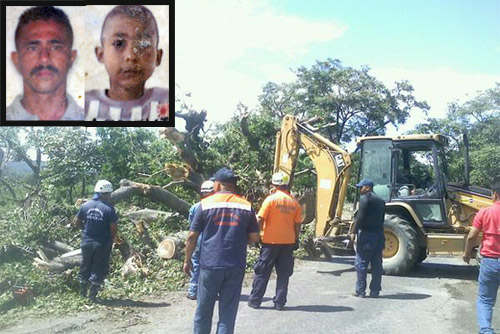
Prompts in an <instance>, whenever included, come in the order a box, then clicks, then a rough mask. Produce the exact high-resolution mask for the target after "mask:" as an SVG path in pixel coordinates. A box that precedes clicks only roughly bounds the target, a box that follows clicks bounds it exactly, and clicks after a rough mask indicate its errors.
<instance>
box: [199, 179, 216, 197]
mask: <svg viewBox="0 0 500 334" xmlns="http://www.w3.org/2000/svg"><path fill="white" fill-rule="evenodd" d="M213 191H214V181H210V180H208V181H205V182H203V183H202V184H201V192H202V193H204V194H209V193H211V192H213Z"/></svg>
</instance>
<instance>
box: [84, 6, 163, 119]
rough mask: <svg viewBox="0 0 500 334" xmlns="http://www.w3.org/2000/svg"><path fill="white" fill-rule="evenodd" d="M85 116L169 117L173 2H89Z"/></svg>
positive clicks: (121, 117) (86, 18)
mask: <svg viewBox="0 0 500 334" xmlns="http://www.w3.org/2000/svg"><path fill="white" fill-rule="evenodd" d="M85 29H86V36H87V37H88V38H87V39H86V40H85V47H84V51H83V52H82V54H83V59H84V62H85V120H87V121H160V120H168V115H169V104H168V98H169V87H168V85H169V84H168V82H169V6H168V5H144V6H143V5H119V6H114V5H113V6H108V5H99V6H92V5H89V6H86V7H85Z"/></svg>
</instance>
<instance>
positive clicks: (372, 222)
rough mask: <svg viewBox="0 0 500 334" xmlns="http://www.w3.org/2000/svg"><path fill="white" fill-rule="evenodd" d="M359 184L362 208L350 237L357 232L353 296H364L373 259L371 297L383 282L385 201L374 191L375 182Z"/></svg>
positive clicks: (366, 180) (360, 206) (377, 291)
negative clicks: (355, 278) (355, 280)
mask: <svg viewBox="0 0 500 334" xmlns="http://www.w3.org/2000/svg"><path fill="white" fill-rule="evenodd" d="M356 187H357V188H360V194H361V197H360V198H359V209H358V213H357V216H356V218H355V220H354V226H353V228H352V232H353V233H352V235H351V237H352V238H354V235H356V264H355V267H356V272H357V276H358V278H357V282H356V291H355V292H354V296H356V297H364V296H365V290H366V273H367V271H368V265H369V264H370V263H371V268H372V280H371V282H370V297H373V298H376V297H378V295H379V293H380V290H381V289H382V288H381V282H382V251H383V250H384V243H385V238H384V207H385V202H384V200H383V199H382V198H380V197H379V196H377V195H376V194H375V193H374V192H373V182H372V181H371V180H369V179H364V180H361V182H359V183H358V184H357V185H356Z"/></svg>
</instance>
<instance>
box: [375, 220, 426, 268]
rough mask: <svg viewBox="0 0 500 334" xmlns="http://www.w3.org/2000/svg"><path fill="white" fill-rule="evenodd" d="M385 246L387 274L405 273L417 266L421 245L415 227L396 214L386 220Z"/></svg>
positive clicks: (384, 264) (384, 261)
mask: <svg viewBox="0 0 500 334" xmlns="http://www.w3.org/2000/svg"><path fill="white" fill-rule="evenodd" d="M384 235H385V248H384V252H383V256H384V260H383V264H382V266H383V269H384V273H385V274H386V275H404V274H406V273H408V272H410V271H411V270H412V269H413V267H414V266H415V264H416V262H417V259H418V255H419V251H420V247H419V245H418V234H417V230H416V229H415V227H413V225H412V224H410V223H409V222H408V221H406V220H405V219H403V218H401V217H399V216H396V215H386V216H385V221H384Z"/></svg>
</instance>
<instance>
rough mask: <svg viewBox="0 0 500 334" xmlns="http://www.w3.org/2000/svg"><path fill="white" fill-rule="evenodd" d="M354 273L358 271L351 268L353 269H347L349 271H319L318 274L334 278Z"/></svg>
mask: <svg viewBox="0 0 500 334" xmlns="http://www.w3.org/2000/svg"><path fill="white" fill-rule="evenodd" d="M352 271H356V269H354V267H351V268H347V269H340V270H331V271H319V270H318V271H317V273H318V274H331V275H333V276H341V275H342V274H343V273H348V272H352Z"/></svg>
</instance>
